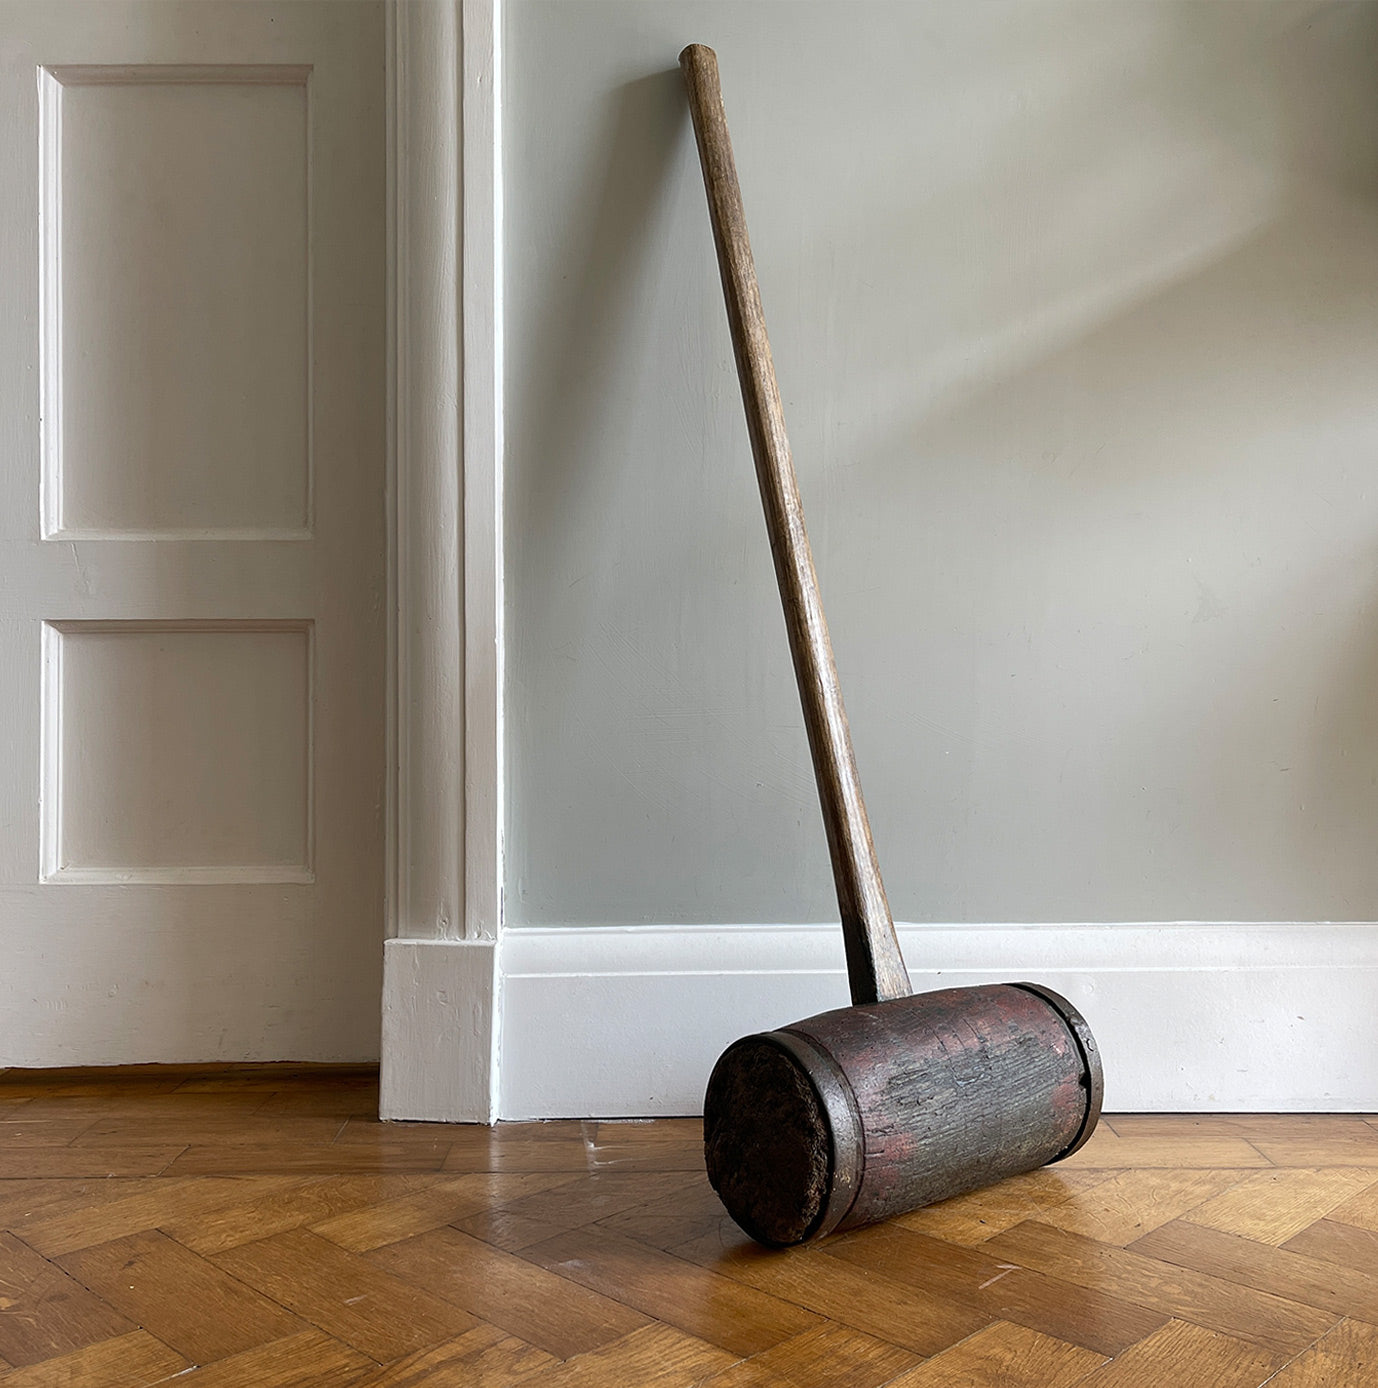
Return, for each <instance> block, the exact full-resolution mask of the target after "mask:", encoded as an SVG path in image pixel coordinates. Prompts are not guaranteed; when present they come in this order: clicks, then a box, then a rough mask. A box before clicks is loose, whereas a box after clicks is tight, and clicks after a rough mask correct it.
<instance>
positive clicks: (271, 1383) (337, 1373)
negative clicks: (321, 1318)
mask: <svg viewBox="0 0 1378 1388" xmlns="http://www.w3.org/2000/svg"><path fill="white" fill-rule="evenodd" d="M377 1367H378V1366H377V1365H376V1364H375V1363H374V1362H373V1361H372V1360H371V1359H369V1358H368V1356H367V1355H364V1354H360V1353H359V1351H358V1350H354V1349H350V1348H349V1346H348V1345H342V1344H341V1343H340V1342H339V1341H338V1340H333V1339H331V1337H330V1336H329V1335H326V1334H323V1333H322V1332H321V1331H319V1330H317V1329H315V1327H312V1328H311V1329H309V1330H304V1331H302V1332H301V1333H300V1334H298V1335H292V1336H289V1337H288V1338H287V1339H285V1340H274V1341H272V1342H271V1343H270V1344H266V1345H260V1346H259V1347H258V1348H257V1349H250V1350H245V1351H244V1352H243V1353H242V1354H235V1355H231V1356H230V1358H228V1359H221V1360H218V1361H217V1362H216V1363H214V1364H206V1365H204V1366H202V1367H201V1368H199V1369H194V1370H193V1371H192V1372H191V1373H189V1374H184V1375H183V1376H182V1377H180V1378H178V1379H176V1380H174V1385H173V1388H354V1386H355V1384H357V1383H358V1382H359V1380H360V1379H361V1378H363V1377H364V1376H365V1375H367V1374H368V1373H369V1371H370V1370H372V1369H376V1368H377Z"/></svg>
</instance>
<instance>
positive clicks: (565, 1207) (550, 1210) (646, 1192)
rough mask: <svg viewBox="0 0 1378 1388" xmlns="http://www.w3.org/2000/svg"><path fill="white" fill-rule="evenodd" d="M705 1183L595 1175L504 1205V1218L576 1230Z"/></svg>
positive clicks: (677, 1175)
mask: <svg viewBox="0 0 1378 1388" xmlns="http://www.w3.org/2000/svg"><path fill="white" fill-rule="evenodd" d="M700 1184H704V1185H706V1184H707V1182H706V1180H704V1178H703V1177H702V1176H701V1175H700V1174H690V1173H687V1172H677V1171H663V1172H662V1171H633V1172H622V1171H595V1172H592V1173H586V1174H585V1175H583V1176H581V1177H579V1178H578V1179H572V1178H570V1177H568V1176H567V1177H566V1179H565V1180H564V1181H562V1182H560V1183H559V1184H557V1185H552V1186H549V1187H547V1188H546V1189H544V1190H538V1191H535V1192H533V1193H531V1194H529V1195H523V1196H519V1197H518V1198H516V1199H514V1200H509V1201H507V1202H506V1203H505V1204H504V1205H502V1206H501V1207H500V1208H501V1209H502V1211H503V1212H504V1214H506V1215H507V1216H509V1217H511V1218H517V1219H526V1220H533V1221H535V1222H536V1223H537V1224H541V1225H545V1226H549V1227H551V1228H553V1229H578V1228H580V1227H581V1226H582V1225H585V1224H592V1223H594V1222H595V1221H597V1220H603V1219H607V1218H608V1217H609V1216H610V1215H614V1214H618V1213H620V1212H621V1211H623V1210H629V1209H632V1208H634V1207H635V1206H638V1205H644V1204H648V1203H650V1202H658V1203H661V1204H666V1203H670V1202H674V1201H677V1200H678V1198H679V1193H680V1192H681V1191H683V1190H685V1189H687V1188H689V1187H698V1186H699V1185H700Z"/></svg>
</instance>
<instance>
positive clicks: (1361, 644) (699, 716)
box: [509, 4, 1378, 922]
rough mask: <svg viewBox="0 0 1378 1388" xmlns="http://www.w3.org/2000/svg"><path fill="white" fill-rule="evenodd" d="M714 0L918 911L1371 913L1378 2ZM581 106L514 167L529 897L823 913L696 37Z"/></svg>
mask: <svg viewBox="0 0 1378 1388" xmlns="http://www.w3.org/2000/svg"><path fill="white" fill-rule="evenodd" d="M690 8H692V7H687V6H676V7H665V9H666V10H668V11H672V12H682V11H684V10H687V9H690ZM766 8H769V7H766ZM605 11H606V12H607V13H609V14H611V15H613V16H614V17H613V18H612V19H609V21H608V25H609V30H610V32H611V33H614V34H616V35H617V36H619V40H620V41H622V42H624V43H626V42H631V40H629V39H627V38H626V33H625V30H626V23H625V21H623V22H622V24H621V27H619V26H618V24H617V23H616V22H615V19H616V16H617V15H620V14H621V13H622V12H621V11H620V10H619V9H618V8H617V7H616V6H598V7H593V9H592V10H589V9H588V8H587V7H586V9H585V11H584V12H583V18H584V19H585V20H587V19H588V18H589V15H590V14H592V13H598V14H602V13H604V12H605ZM850 12H851V13H853V14H854V13H855V11H850ZM711 13H712V15H713V16H714V17H715V23H716V25H717V27H718V28H719V29H720V30H723V31H725V32H724V35H723V37H722V38H721V39H718V38H715V36H714V35H713V34H712V33H706V34H705V37H708V38H709V39H710V40H713V41H715V42H718V44H719V48H720V51H721V52H722V53H723V55H724V83H725V86H726V88H727V95H728V109H729V117H730V119H731V120H732V122H733V128H734V134H735V135H736V137H737V152H738V161H739V164H740V166H741V170H742V177H743V184H744V188H745V191H746V197H747V208H748V214H749V216H750V217H751V220H752V229H753V234H754V237H755V242H756V248H757V258H758V261H759V264H760V269H761V273H762V280H763V292H764V296H765V302H766V308H767V313H768V315H769V317H770V321H771V324H772V330H773V338H774V342H775V347H776V356H777V362H778V364H779V367H780V374H781V381H782V386H783V388H784V391H785V395H786V409H787V412H788V414H789V417H790V421H791V431H792V437H793V440H794V444H795V451H796V456H797V461H798V466H799V469H800V473H801V480H802V482H803V486H804V491H805V499H806V502H807V504H808V506H809V512H810V520H811V522H812V529H813V538H814V544H815V551H816V553H817V556H818V560H819V569H820V574H821V576H822V579H823V583H824V590H825V598H826V600H827V603H828V609H829V615H830V617H831V618H832V621H833V624H834V632H835V638H836V641H837V646H838V655H839V662H840V665H841V667H842V675H843V681H844V685H845V686H846V688H847V690H848V695H849V707H850V711H851V713H852V721H853V727H854V733H855V739H856V743H857V750H858V755H859V758H860V760H861V764H862V771H863V776H864V778H865V780H866V785H867V790H868V795H869V797H870V799H871V805H872V817H873V820H874V827H875V831H876V838H877V843H878V846H879V848H880V851H881V858H882V863H883V865H884V867H885V870H886V875H887V882H888V885H889V888H890V896H891V901H892V904H893V906H894V907H895V910H896V914H897V915H899V916H900V917H902V918H904V919H909V920H950V921H961V920H1129V919H1147V920H1161V919H1326V918H1331V919H1355V918H1368V919H1371V918H1374V917H1375V916H1378V855H1374V854H1373V853H1372V852H1371V845H1372V843H1373V842H1374V840H1375V837H1378V714H1375V712H1373V711H1372V703H1371V699H1370V691H1371V689H1372V688H1373V681H1372V676H1374V675H1375V674H1378V631H1375V629H1374V622H1375V609H1374V607H1373V589H1374V577H1373V564H1372V561H1373V554H1374V529H1375V526H1374V524H1373V523H1372V522H1371V521H1370V520H1368V519H1367V512H1368V507H1369V506H1370V505H1371V504H1372V501H1371V494H1372V491H1373V487H1372V484H1371V482H1370V476H1371V474H1372V467H1373V458H1374V454H1375V452H1376V451H1378V413H1375V411H1374V410H1373V407H1372V400H1371V396H1372V382H1373V380H1374V379H1375V370H1374V368H1375V366H1378V360H1375V358H1378V345H1375V344H1378V334H1375V333H1374V331H1373V325H1374V324H1375V323H1376V322H1378V199H1376V198H1375V193H1376V192H1378V84H1375V83H1374V82H1373V81H1372V73H1373V72H1374V71H1378V10H1375V9H1374V7H1372V6H1368V5H1315V4H1297V5H1275V6H1267V7H1259V6H1229V5H1196V4H1190V5H1117V6H1080V7H1075V6H1073V7H1065V6H1029V5H1025V6H1015V7H1013V8H1006V7H999V6H994V7H960V8H959V7H949V6H943V5H936V4H935V5H928V6H923V7H913V6H902V7H899V8H893V7H884V6H868V7H866V14H867V16H868V18H869V19H871V20H872V21H873V22H872V23H870V24H869V25H858V24H848V23H846V22H844V19H843V18H841V17H840V15H839V7H837V6H824V7H809V6H798V7H793V8H792V13H794V14H795V15H796V21H797V22H796V23H795V24H794V25H792V26H791V27H790V28H789V30H788V32H786V33H783V34H779V35H772V36H771V37H772V39H774V38H777V37H778V43H777V42H769V43H768V42H766V37H765V30H766V28H767V27H768V26H767V25H766V24H765V21H764V19H763V10H762V8H761V7H756V6H744V7H738V9H737V10H736V11H734V12H733V13H732V14H731V15H728V13H727V12H726V11H721V10H717V9H714V10H712V11H711ZM1050 15H1053V16H1054V17H1055V18H1056V22H1055V23H1049V22H1048V18H1049V16H1050ZM641 22H642V24H643V27H644V26H650V27H651V28H652V29H653V28H654V25H655V23H656V22H657V21H656V19H655V12H654V11H653V12H652V13H651V16H650V17H649V18H645V19H644V20H643V21H641ZM734 25H736V26H738V28H737V29H734V28H733V26H734ZM887 25H888V26H890V27H889V29H888V30H887V28H886V26H887ZM676 28H677V29H678V31H679V32H678V33H677V34H676V35H675V36H674V37H673V38H672V37H671V36H670V35H669V34H668V33H667V34H665V35H658V34H656V33H654V32H650V33H644V32H641V31H640V30H638V31H637V34H636V39H635V41H636V42H637V43H640V44H643V45H644V46H645V48H646V49H647V50H649V51H654V52H656V53H663V52H665V51H671V52H672V51H674V50H675V46H676V42H677V41H681V40H682V39H683V37H685V35H684V32H683V31H684V28H685V24H684V23H683V22H680V23H679V24H678V25H677V26H676ZM900 30H903V34H902V38H903V41H899V38H897V37H896V35H897V34H899V33H900ZM532 31H533V32H534V26H533V30H532ZM887 35H888V36H889V38H888V40H887ZM690 36H695V37H696V36H697V35H690ZM556 37H557V36H551V37H550V39H549V42H550V43H552V44H554V43H556ZM589 42H591V43H592V42H594V40H589ZM514 51H515V53H516V57H515V59H514V61H517V62H519V63H520V62H521V61H523V57H522V52H523V50H522V48H521V37H520V35H518V36H517V42H516V44H515V45H514ZM1069 52H1074V53H1075V58H1076V61H1069V59H1068V57H1067V54H1068V53H1069ZM729 54H730V55H731V56H729ZM623 57H624V61H630V59H629V58H627V57H626V55H625V54H624V55H623ZM535 66H536V67H537V68H538V67H539V63H537V64H536V65H535ZM839 71H842V72H846V73H850V74H852V75H851V77H850V78H849V79H848V80H847V81H846V82H845V83H844V82H842V81H840V80H839V79H838V77H837V75H836V74H837V72H839ZM862 71H865V72H866V73H867V74H868V79H869V80H868V81H867V82H865V83H863V82H861V81H860V80H859V78H858V77H857V74H858V73H860V72H862ZM597 76H598V74H597V73H596V72H594V73H591V74H590V75H589V78H588V80H589V81H596V80H597ZM820 91H826V92H827V94H828V99H827V100H820V99H819V92H820ZM763 93H764V94H765V95H762V94H763ZM589 128H590V129H591V130H592V132H593V135H592V137H591V139H590V140H589V141H588V142H586V143H585V144H584V146H583V149H582V150H581V155H580V157H581V158H582V160H583V168H582V170H581V175H580V178H579V179H578V180H570V181H569V182H568V183H567V184H566V185H563V186H551V187H550V188H548V189H543V190H542V191H541V192H540V193H539V194H537V193H536V192H533V191H530V190H528V191H526V192H523V193H521V194H520V195H519V201H520V202H521V204H522V206H523V208H524V210H526V211H528V212H530V211H531V210H532V209H538V210H541V211H544V212H545V213H546V215H548V216H550V217H559V218H562V219H563V224H564V227H563V230H562V231H561V232H560V233H559V234H558V235H556V234H551V235H548V236H545V237H544V238H542V237H540V236H538V237H537V238H536V242H537V244H536V246H535V249H534V250H530V251H520V252H519V253H518V255H517V256H516V257H515V263H516V264H517V265H518V266H519V267H520V269H521V270H522V271H523V272H524V273H525V272H530V275H531V278H530V280H529V281H528V280H523V281H522V282H521V283H522V285H523V286H527V285H528V284H529V286H530V287H531V288H532V289H533V290H534V292H536V293H537V294H538V295H540V296H543V297H542V298H541V303H540V307H539V312H536V313H528V314H527V315H526V316H527V319H528V322H527V325H526V326H525V328H524V329H523V328H520V327H519V329H518V331H517V333H516V335H515V336H516V344H515V346H514V353H513V359H512V363H511V364H512V378H511V382H512V401H513V405H514V410H513V415H512V418H511V421H510V423H509V440H510V445H511V459H512V461H511V466H510V474H509V475H510V491H509V499H510V517H511V528H510V541H511V554H512V556H513V557H512V561H511V562H512V564H513V572H512V574H511V576H510V584H511V589H512V594H513V610H512V621H511V625H510V633H511V639H512V652H513V654H512V660H511V667H510V668H511V677H512V681H513V697H512V700H511V715H512V724H511V728H512V732H511V736H512V745H513V768H514V774H513V796H512V813H513V816H514V819H513V824H512V832H511V846H512V864H513V873H514V881H513V882H512V883H511V884H510V889H509V900H510V901H511V902H512V903H513V910H514V918H515V919H517V920H523V921H538V922H539V921H546V920H555V921H566V920H567V921H593V922H616V921H631V922H644V921H679V920H689V921H734V920H754V921H760V920H807V919H829V918H831V917H832V916H833V913H834V907H833V903H832V894H831V886H830V883H829V880H828V875H827V858H826V852H825V851H824V848H823V842H822V835H821V830H820V827H819V823H818V816H817V809H816V805H815V802H814V796H813V789H812V782H811V776H810V772H809V768H808V763H807V752H806V748H805V746H804V741H803V735H802V731H801V730H800V728H799V720H798V714H797V712H796V706H795V702H794V695H793V692H792V689H791V687H790V684H789V673H788V661H787V657H786V654H785V647H784V639H783V633H782V631H781V629H780V624H779V618H778V615H777V614H776V611H775V608H774V594H773V589H772V587H771V586H770V584H771V580H770V577H769V562H768V558H767V555H766V546H765V541H764V537H763V534H762V532H761V527H760V521H759V517H758V514H757V508H756V502H755V500H754V497H753V495H752V492H751V487H752V480H751V476H750V465H749V462H747V461H746V448H745V436H744V429H743V427H742V425H741V422H740V405H739V401H738V398H737V395H736V387H735V381H734V380H733V377H732V374H731V362H730V346H729V344H728V341H727V334H726V330H725V327H724V326H723V324H722V310H721V306H720V301H719V297H718V289H717V285H716V280H715V278H714V274H713V265H712V253H711V247H710V245H709V241H708V232H707V223H706V216H705V214H704V211H703V207H702V190H701V186H700V185H699V182H698V172H697V166H696V164H695V163H694V156H693V150H692V140H691V138H689V136H688V132H687V123H686V120H685V117H684V114H683V101H682V96H681V93H680V87H679V77H678V73H677V72H667V73H661V74H657V75H656V76H654V77H650V78H645V79H643V80H641V81H637V82H632V83H630V84H623V85H619V86H617V87H615V89H614V95H613V96H612V97H610V98H608V99H607V103H606V105H605V107H604V108H603V109H602V110H601V113H600V118H599V120H598V122H597V123H596V124H591V125H590V127H589ZM551 138H552V139H553V140H554V141H555V144H556V147H557V149H558V148H559V140H560V136H558V135H553V136H552V137H551ZM555 158H556V154H555V153H552V155H551V161H552V166H553V164H554V161H555ZM575 167H576V168H577V167H578V165H577V164H576V166H575ZM511 176H514V177H517V178H518V179H529V180H531V181H532V182H533V184H534V181H535V180H537V179H538V178H540V177H541V176H542V171H541V170H539V169H532V170H531V171H529V172H518V173H517V174H515V175H511ZM523 256H525V259H523ZM514 283H515V282H514ZM516 311H517V313H518V314H521V313H522V309H521V306H520V305H518V306H517V310H516ZM533 325H534V326H533Z"/></svg>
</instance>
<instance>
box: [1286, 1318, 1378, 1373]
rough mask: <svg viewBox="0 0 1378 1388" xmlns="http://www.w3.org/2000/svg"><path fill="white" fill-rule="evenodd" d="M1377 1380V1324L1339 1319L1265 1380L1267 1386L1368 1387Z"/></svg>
mask: <svg viewBox="0 0 1378 1388" xmlns="http://www.w3.org/2000/svg"><path fill="white" fill-rule="evenodd" d="M1370 1383H1378V1326H1374V1325H1366V1324H1363V1323H1361V1322H1359V1321H1341V1322H1340V1323H1339V1325H1337V1326H1336V1327H1335V1328H1334V1330H1332V1331H1331V1332H1330V1334H1329V1335H1327V1336H1326V1337H1325V1338H1324V1339H1323V1340H1321V1341H1320V1342H1319V1343H1317V1344H1316V1345H1314V1346H1312V1347H1311V1348H1310V1349H1308V1350H1307V1351H1306V1353H1304V1354H1302V1355H1300V1356H1299V1357H1298V1358H1297V1359H1296V1360H1294V1361H1293V1362H1292V1363H1291V1364H1288V1365H1287V1366H1286V1367H1285V1368H1284V1369H1282V1370H1281V1371H1280V1372H1279V1373H1278V1375H1277V1376H1276V1377H1275V1378H1271V1379H1269V1380H1268V1388H1368V1385H1369V1384H1370Z"/></svg>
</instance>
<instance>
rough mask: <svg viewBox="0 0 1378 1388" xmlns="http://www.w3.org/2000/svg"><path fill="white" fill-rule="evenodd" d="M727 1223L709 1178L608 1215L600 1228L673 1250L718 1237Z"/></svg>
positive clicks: (725, 1214) (720, 1202)
mask: <svg viewBox="0 0 1378 1388" xmlns="http://www.w3.org/2000/svg"><path fill="white" fill-rule="evenodd" d="M726 1219H727V1212H726V1211H725V1210H724V1209H723V1205H722V1201H721V1200H719V1199H718V1196H717V1193H716V1192H715V1191H714V1190H713V1188H712V1186H710V1185H709V1184H708V1178H707V1177H706V1176H705V1177H703V1179H701V1180H698V1179H696V1180H694V1181H691V1182H688V1183H687V1184H685V1185H684V1186H683V1187H682V1188H681V1189H679V1190H676V1191H675V1192H674V1193H673V1195H671V1196H669V1197H668V1198H667V1197H663V1196H662V1197H660V1198H657V1199H655V1200H648V1201H646V1202H645V1203H644V1204H641V1205H633V1206H632V1207H631V1208H630V1209H626V1210H619V1211H617V1212H616V1213H614V1214H610V1215H605V1216H604V1217H603V1218H601V1219H600V1220H598V1224H599V1226H600V1227H602V1228H604V1229H611V1230H612V1231H613V1232H614V1233H618V1234H626V1235H627V1236H628V1237H629V1238H633V1239H639V1240H640V1241H641V1242H642V1243H648V1244H650V1245H651V1246H652V1247H653V1248H663V1249H666V1250H669V1249H672V1248H675V1247H677V1246H678V1245H680V1244H685V1243H690V1242H692V1241H694V1240H696V1239H701V1238H703V1237H704V1236H705V1235H707V1234H712V1233H716V1232H717V1230H718V1229H719V1228H721V1226H722V1224H723V1221H724V1220H726ZM551 1232H552V1233H553V1232H554V1231H553V1230H552V1231H551ZM532 1242H533V1243H534V1242H536V1240H534V1239H533V1240H532Z"/></svg>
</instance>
